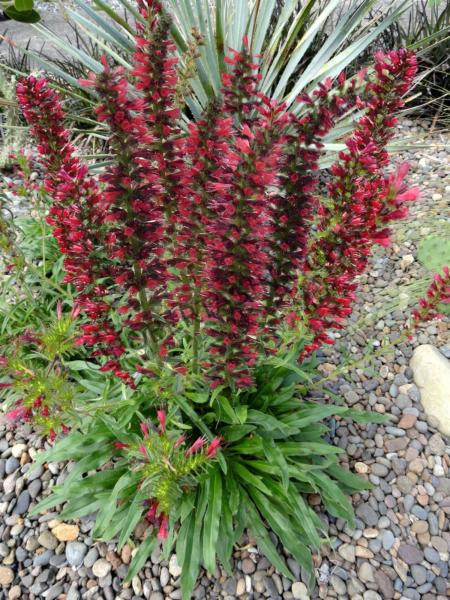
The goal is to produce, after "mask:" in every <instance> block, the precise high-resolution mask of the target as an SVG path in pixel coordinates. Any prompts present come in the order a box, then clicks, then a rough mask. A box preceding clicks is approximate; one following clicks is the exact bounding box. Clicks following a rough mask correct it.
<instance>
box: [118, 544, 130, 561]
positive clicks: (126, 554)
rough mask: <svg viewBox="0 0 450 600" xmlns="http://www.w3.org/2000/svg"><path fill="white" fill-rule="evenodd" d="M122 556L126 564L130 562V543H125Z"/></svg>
mask: <svg viewBox="0 0 450 600" xmlns="http://www.w3.org/2000/svg"><path fill="white" fill-rule="evenodd" d="M120 557H121V559H122V561H123V562H124V563H125V564H126V565H128V564H130V561H131V546H130V545H129V544H125V546H124V547H123V548H122V553H121V555H120Z"/></svg>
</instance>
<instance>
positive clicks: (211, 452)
mask: <svg viewBox="0 0 450 600" xmlns="http://www.w3.org/2000/svg"><path fill="white" fill-rule="evenodd" d="M221 443H222V440H221V438H219V437H215V438H214V439H213V440H212V442H211V443H210V444H209V446H208V448H207V449H206V452H205V454H206V456H207V458H214V457H215V456H216V454H217V452H218V450H219V449H220V445H221Z"/></svg>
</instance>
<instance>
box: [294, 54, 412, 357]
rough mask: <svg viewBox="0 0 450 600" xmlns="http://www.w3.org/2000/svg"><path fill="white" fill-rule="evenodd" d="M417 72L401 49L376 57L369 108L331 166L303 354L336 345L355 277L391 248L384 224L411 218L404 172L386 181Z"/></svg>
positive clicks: (310, 261) (310, 276)
mask: <svg viewBox="0 0 450 600" xmlns="http://www.w3.org/2000/svg"><path fill="white" fill-rule="evenodd" d="M416 69H417V61H416V57H415V55H414V54H413V53H412V52H408V51H406V50H399V51H398V52H390V53H388V54H386V55H385V54H382V53H378V54H376V56H375V74H374V76H373V78H371V79H369V81H368V83H367V85H366V88H365V90H364V96H366V97H367V99H366V100H365V101H364V102H359V104H360V105H362V106H364V107H367V112H366V114H365V115H364V116H363V117H362V118H361V119H360V120H359V122H358V124H357V127H356V130H355V132H354V133H353V134H352V135H351V136H350V138H349V139H348V140H347V142H346V146H347V150H346V151H342V152H340V153H339V159H340V161H339V162H338V163H336V164H335V165H333V166H332V168H331V173H332V175H333V178H332V180H331V181H330V182H329V183H328V186H327V187H328V195H329V199H327V200H326V201H325V202H323V203H322V204H321V205H320V207H319V220H318V225H317V234H313V238H312V240H313V241H312V244H311V246H310V248H308V255H307V261H306V265H305V277H304V280H303V284H302V285H303V290H302V291H303V298H302V300H303V306H304V311H305V314H306V316H307V320H308V323H309V325H310V327H311V328H312V329H313V330H314V332H315V336H314V340H313V342H312V343H311V344H309V345H308V346H307V347H306V348H305V353H308V352H311V351H313V350H315V349H317V348H318V347H319V346H320V345H322V344H323V343H332V339H331V338H330V337H329V336H328V335H327V333H326V330H327V329H329V328H332V327H333V328H342V327H343V323H344V321H345V319H346V317H347V316H348V315H349V314H350V312H351V305H352V303H353V301H354V299H355V290H356V288H357V283H356V277H357V276H358V275H359V274H360V273H361V272H362V271H363V270H364V269H365V268H366V265H367V260H368V256H369V254H370V251H371V246H372V245H373V244H382V245H388V244H389V230H388V229H386V227H385V224H386V223H387V222H389V221H392V220H393V219H398V218H402V217H404V216H405V215H406V214H407V209H406V207H404V206H403V202H406V201H410V200H413V199H415V198H417V196H418V190H417V189H415V188H413V189H411V190H409V191H406V189H405V188H404V187H403V183H402V181H403V178H404V176H405V174H406V171H407V167H406V166H402V167H401V168H400V169H399V175H398V176H397V177H390V178H386V177H385V175H384V173H383V167H384V166H386V165H387V163H388V153H387V151H386V144H387V142H388V140H389V139H390V138H391V137H392V135H393V131H392V128H393V126H394V125H395V123H396V119H395V117H394V116H393V112H395V111H396V110H397V109H398V108H399V107H401V106H402V99H401V97H402V95H403V94H404V93H405V91H406V90H407V89H408V88H409V86H410V85H411V82H412V80H413V78H414V75H415V73H416Z"/></svg>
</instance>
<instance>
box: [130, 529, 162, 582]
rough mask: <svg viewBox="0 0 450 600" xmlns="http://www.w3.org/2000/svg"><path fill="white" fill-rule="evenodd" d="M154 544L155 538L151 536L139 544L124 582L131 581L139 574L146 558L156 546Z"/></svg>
mask: <svg viewBox="0 0 450 600" xmlns="http://www.w3.org/2000/svg"><path fill="white" fill-rule="evenodd" d="M156 542H157V540H156V538H155V537H152V536H149V537H147V538H145V540H144V541H143V542H141V544H140V545H139V548H138V551H137V552H136V554H135V555H134V557H133V560H132V561H131V564H130V568H129V569H128V573H127V576H126V577H125V582H128V581H131V580H132V579H133V577H134V576H135V575H137V574H138V573H139V571H140V570H141V569H142V567H143V566H144V565H145V563H146V562H147V559H148V557H149V556H150V555H151V553H152V552H153V550H154V548H155V546H156Z"/></svg>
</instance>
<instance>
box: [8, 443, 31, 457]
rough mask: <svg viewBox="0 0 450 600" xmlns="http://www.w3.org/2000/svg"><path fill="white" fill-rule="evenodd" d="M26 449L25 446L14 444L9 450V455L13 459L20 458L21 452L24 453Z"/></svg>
mask: <svg viewBox="0 0 450 600" xmlns="http://www.w3.org/2000/svg"><path fill="white" fill-rule="evenodd" d="M26 449H27V447H26V446H25V444H14V446H13V447H12V448H11V454H12V455H13V456H14V457H15V458H20V457H21V456H22V452H25V450H26Z"/></svg>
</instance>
